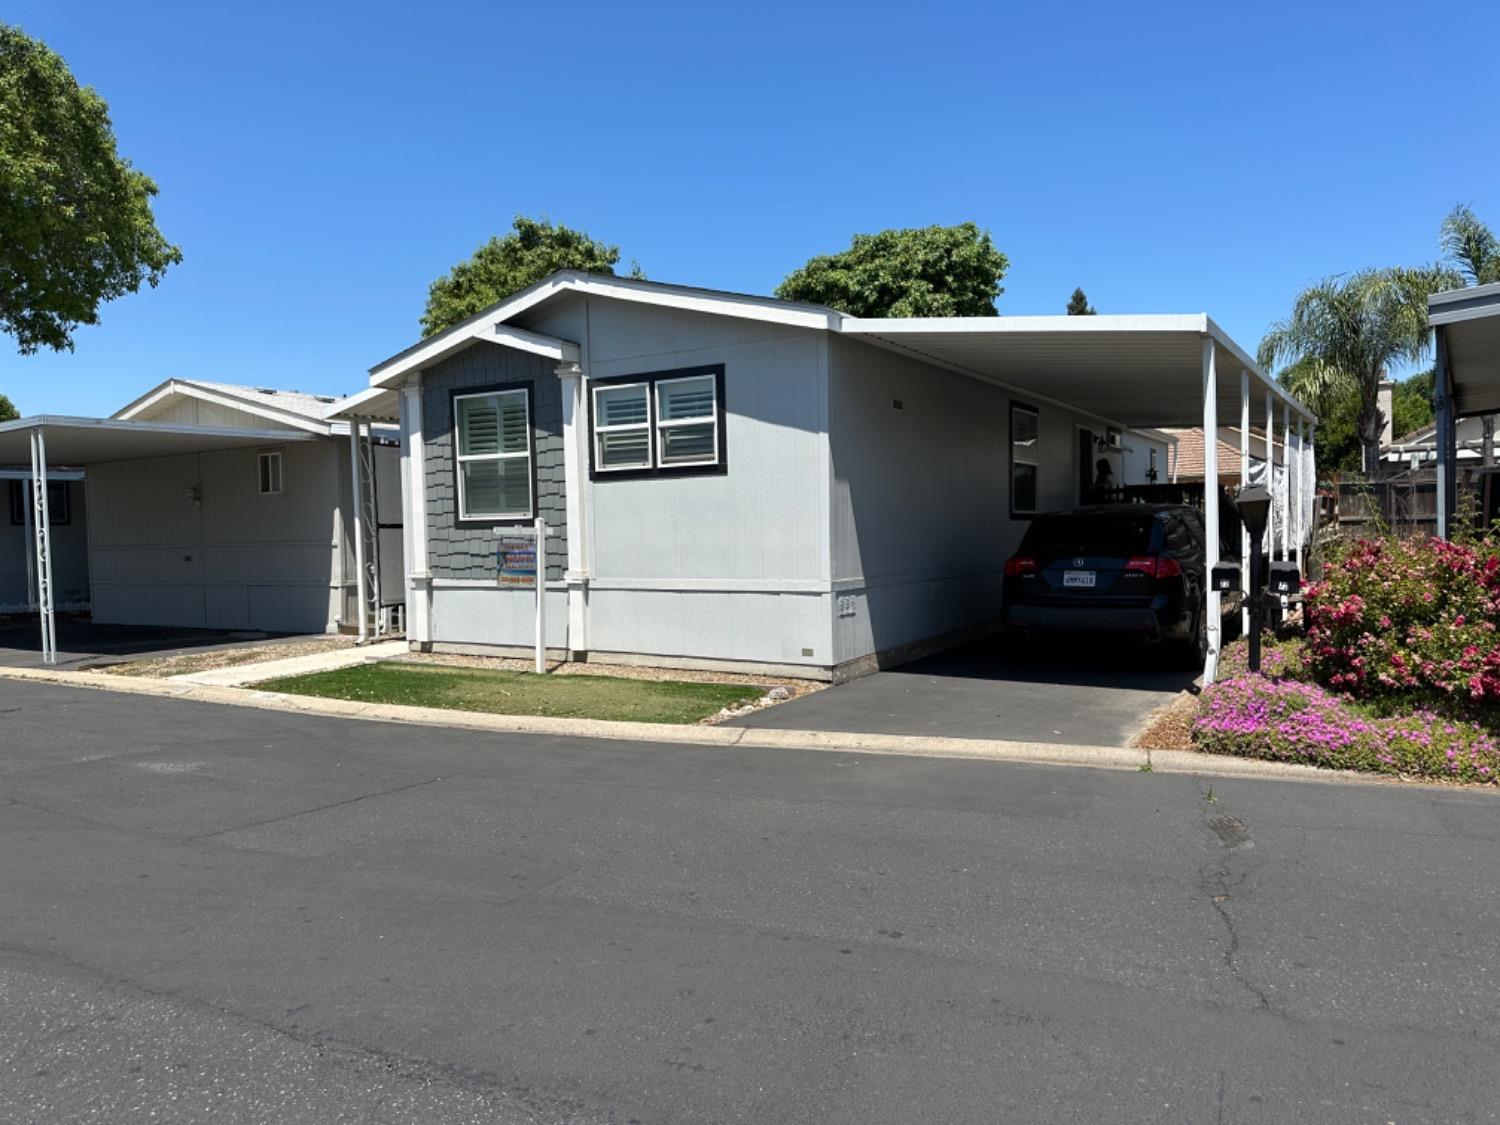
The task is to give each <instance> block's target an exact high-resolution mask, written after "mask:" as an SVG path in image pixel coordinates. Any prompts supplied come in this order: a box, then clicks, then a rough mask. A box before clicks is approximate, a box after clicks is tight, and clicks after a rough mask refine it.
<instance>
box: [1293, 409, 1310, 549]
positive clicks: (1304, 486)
mask: <svg viewBox="0 0 1500 1125" xmlns="http://www.w3.org/2000/svg"><path fill="white" fill-rule="evenodd" d="M1307 478H1308V472H1307V419H1306V418H1304V417H1303V416H1302V415H1300V414H1299V415H1297V570H1298V572H1299V573H1301V574H1303V575H1305V574H1306V573H1307V561H1306V558H1305V556H1306V554H1307V548H1308V547H1309V546H1310V545H1311V544H1312V526H1311V525H1310V524H1309V523H1308V512H1307V509H1308V507H1309V506H1310V505H1309V504H1308V499H1309V498H1310V497H1311V496H1312V494H1313V482H1312V481H1310V480H1308V479H1307Z"/></svg>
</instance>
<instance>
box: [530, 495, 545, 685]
mask: <svg viewBox="0 0 1500 1125" xmlns="http://www.w3.org/2000/svg"><path fill="white" fill-rule="evenodd" d="M532 526H533V527H534V528H535V530H536V674H537V675H538V676H541V675H545V674H546V672H547V521H546V520H544V519H542V518H541V517H540V516H538V517H537V519H536V523H535V524H533V525H532Z"/></svg>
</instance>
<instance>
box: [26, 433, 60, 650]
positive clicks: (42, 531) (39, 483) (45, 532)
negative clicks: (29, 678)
mask: <svg viewBox="0 0 1500 1125" xmlns="http://www.w3.org/2000/svg"><path fill="white" fill-rule="evenodd" d="M31 491H32V498H33V501H34V502H35V504H36V506H37V521H36V543H37V560H36V561H37V591H38V595H39V596H38V599H37V600H38V608H39V610H40V617H41V629H42V662H43V663H44V664H56V663H57V619H56V615H55V614H54V613H53V609H52V513H51V509H50V507H49V505H48V497H47V439H46V437H45V436H44V435H43V433H42V431H41V430H40V429H35V430H32V431H31Z"/></svg>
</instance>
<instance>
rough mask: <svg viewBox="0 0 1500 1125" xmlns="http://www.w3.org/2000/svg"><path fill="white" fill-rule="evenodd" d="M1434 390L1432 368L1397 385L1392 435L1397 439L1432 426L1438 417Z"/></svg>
mask: <svg viewBox="0 0 1500 1125" xmlns="http://www.w3.org/2000/svg"><path fill="white" fill-rule="evenodd" d="M1432 388H1433V377H1432V369H1431V368H1428V369H1427V370H1426V371H1424V372H1423V373H1422V374H1420V375H1413V376H1411V377H1410V378H1408V379H1403V380H1402V381H1401V382H1399V383H1397V384H1396V389H1395V391H1394V392H1393V393H1392V394H1391V433H1392V434H1394V435H1395V436H1396V437H1397V438H1403V437H1405V436H1406V435H1407V434H1410V433H1415V432H1416V431H1417V430H1420V429H1422V428H1423V427H1426V426H1430V425H1432V423H1433V419H1434V418H1436V417H1437V411H1436V410H1435V409H1434V407H1433V404H1432Z"/></svg>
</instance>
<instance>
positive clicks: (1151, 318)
mask: <svg viewBox="0 0 1500 1125" xmlns="http://www.w3.org/2000/svg"><path fill="white" fill-rule="evenodd" d="M1207 321H1208V318H1207V317H1205V316H1204V315H1203V314H1202V313H1191V314H1187V315H1182V314H1177V313H1149V314H1141V315H1133V316H1113V315H1107V316H913V317H891V318H890V319H885V318H881V317H845V318H844V320H843V324H842V326H841V327H840V328H838V329H837V331H841V332H843V333H844V334H845V335H851V336H864V335H886V336H900V335H905V334H908V333H922V332H955V333H972V334H975V335H1008V334H1010V333H1013V332H1016V333H1028V332H1077V333H1081V334H1087V333H1090V332H1195V333H1198V334H1200V335H1201V334H1202V333H1204V332H1205V331H1207V328H1206V327H1205V325H1206V322H1207Z"/></svg>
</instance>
